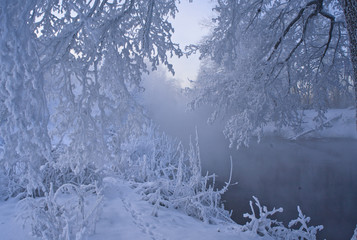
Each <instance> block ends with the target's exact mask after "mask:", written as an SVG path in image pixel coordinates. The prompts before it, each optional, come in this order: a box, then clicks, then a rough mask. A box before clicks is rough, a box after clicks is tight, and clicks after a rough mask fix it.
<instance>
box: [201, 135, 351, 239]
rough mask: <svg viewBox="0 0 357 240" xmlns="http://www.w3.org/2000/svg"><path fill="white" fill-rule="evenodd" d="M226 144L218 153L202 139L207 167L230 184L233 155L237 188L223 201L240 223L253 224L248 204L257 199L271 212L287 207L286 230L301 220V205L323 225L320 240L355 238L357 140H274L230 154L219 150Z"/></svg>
mask: <svg viewBox="0 0 357 240" xmlns="http://www.w3.org/2000/svg"><path fill="white" fill-rule="evenodd" d="M222 141H223V140H222V139H220V143H219V144H218V147H217V145H216V148H213V147H210V146H209V145H210V144H212V141H209V140H207V141H205V140H204V139H203V140H202V138H201V156H202V162H203V168H204V170H208V171H209V172H216V173H218V175H219V177H218V181H221V182H222V181H225V180H226V179H228V176H229V166H230V163H229V160H228V159H229V155H232V158H233V165H234V167H233V180H232V181H233V182H238V184H237V185H233V186H231V187H230V188H229V190H228V192H226V193H225V194H224V196H223V199H224V201H225V207H226V208H227V209H229V210H233V215H232V217H233V219H234V220H235V221H236V222H238V223H239V224H244V223H245V222H246V221H247V220H248V219H245V218H243V213H246V212H249V213H250V212H251V211H250V207H249V201H250V200H252V196H256V197H258V199H259V200H260V202H261V204H262V205H266V206H267V207H268V209H272V208H273V207H283V209H284V212H283V213H277V214H276V218H277V219H278V220H279V221H283V223H284V225H285V226H287V225H288V223H289V221H290V220H292V219H296V218H297V216H298V212H297V209H296V207H297V205H299V206H300V207H301V210H302V212H303V213H304V215H307V216H310V217H311V222H310V225H314V226H316V225H320V224H321V225H323V226H324V230H323V231H322V232H320V233H319V234H318V239H325V238H326V239H330V240H343V239H350V238H351V236H352V235H353V230H354V229H355V227H356V224H357V140H354V139H341V138H322V139H302V140H297V141H289V140H286V139H281V138H278V137H269V138H265V139H263V140H262V142H261V143H259V144H258V143H252V144H251V145H250V147H249V148H245V147H243V148H241V149H239V150H238V151H237V150H226V151H225V152H223V151H222V150H219V149H223V148H224V147H223V146H224V145H226V144H227V143H226V142H224V141H223V142H222ZM212 158H216V160H213V159H212ZM217 158H219V159H217ZM205 159H206V160H205ZM217 160H219V161H220V163H219V164H217Z"/></svg>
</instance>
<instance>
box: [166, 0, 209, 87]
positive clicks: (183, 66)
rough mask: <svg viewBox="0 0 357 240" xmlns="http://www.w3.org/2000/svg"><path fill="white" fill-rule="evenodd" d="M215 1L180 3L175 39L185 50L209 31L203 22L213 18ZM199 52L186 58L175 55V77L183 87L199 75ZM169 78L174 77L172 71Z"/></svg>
mask: <svg viewBox="0 0 357 240" xmlns="http://www.w3.org/2000/svg"><path fill="white" fill-rule="evenodd" d="M213 7H214V2H213V1H211V0H193V2H191V3H190V2H189V0H182V1H181V3H180V4H178V9H179V12H178V13H177V15H176V18H175V19H174V20H173V27H174V29H175V32H174V34H173V41H174V42H176V43H179V44H180V47H181V49H183V50H184V48H185V46H186V45H189V44H192V43H193V44H194V43H198V42H199V41H200V40H201V38H202V37H203V36H205V35H207V34H208V33H209V28H208V27H206V26H203V23H204V22H205V20H206V22H207V20H209V19H211V18H212V16H213V12H212V8H213ZM198 57H199V56H198V54H196V55H194V56H190V57H189V58H186V57H185V56H183V57H181V58H177V57H174V58H173V59H171V63H172V64H173V65H174V69H175V76H174V78H175V79H176V80H178V81H179V83H180V84H179V85H180V86H181V87H188V86H189V85H190V84H189V81H188V79H190V80H195V79H196V77H197V73H198V69H199V66H200V61H199V59H198ZM167 75H168V77H169V78H172V75H171V74H170V73H167Z"/></svg>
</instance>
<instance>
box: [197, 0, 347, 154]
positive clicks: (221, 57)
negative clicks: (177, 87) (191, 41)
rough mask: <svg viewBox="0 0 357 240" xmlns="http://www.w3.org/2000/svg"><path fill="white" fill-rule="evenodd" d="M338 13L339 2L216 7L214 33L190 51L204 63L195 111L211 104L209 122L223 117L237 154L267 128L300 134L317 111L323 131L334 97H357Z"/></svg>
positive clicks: (281, 0)
mask: <svg viewBox="0 0 357 240" xmlns="http://www.w3.org/2000/svg"><path fill="white" fill-rule="evenodd" d="M348 2H350V1H348ZM341 6H342V5H341V4H339V3H338V2H337V1H334V0H324V1H323V0H317V1H308V0H306V1H305V0H304V1H297V0H278V1H264V0H256V1H248V0H243V1H236V0H230V1H228V0H227V1H223V0H222V1H218V2H217V6H216V7H215V8H214V10H215V11H216V12H217V17H216V18H214V19H213V25H214V28H213V31H212V33H211V34H210V35H209V36H207V37H206V38H205V39H203V41H202V42H201V44H199V45H198V46H191V48H190V49H191V51H196V50H199V51H200V53H201V58H203V59H204V64H203V65H202V67H201V72H200V75H199V77H198V81H197V83H196V88H197V96H196V98H195V100H194V101H193V102H192V105H193V107H194V108H195V107H197V106H199V105H202V104H206V103H208V104H211V105H213V106H214V109H215V111H214V113H213V114H212V118H211V119H210V120H214V119H215V118H216V117H217V116H221V117H223V118H226V120H227V123H226V128H225V135H226V136H227V138H229V139H230V141H231V146H233V145H236V146H238V147H239V146H240V145H241V144H245V145H248V143H249V140H250V138H251V137H252V136H258V137H260V136H261V133H262V128H263V127H264V126H265V125H266V124H267V123H268V122H275V124H276V126H277V127H278V128H281V127H282V126H290V127H293V128H295V129H297V130H298V129H299V127H300V123H301V117H302V116H301V111H300V110H303V109H306V108H313V109H315V110H316V112H317V114H316V118H315V120H316V122H317V124H320V125H321V123H323V122H324V113H325V111H326V110H327V107H328V101H329V99H330V98H331V95H333V94H336V92H337V94H338V95H340V96H346V98H351V97H352V96H351V95H352V94H353V93H352V91H353V68H352V66H351V61H350V53H349V51H348V49H349V45H348V43H349V41H348V32H347V29H346V27H345V24H346V21H345V19H344V14H343V8H342V7H341ZM345 9H346V8H345ZM350 9H351V7H350ZM349 11H350V12H353V9H352V10H349ZM347 23H348V21H347ZM351 42H352V41H351Z"/></svg>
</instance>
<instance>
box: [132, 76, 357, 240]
mask: <svg viewBox="0 0 357 240" xmlns="http://www.w3.org/2000/svg"><path fill="white" fill-rule="evenodd" d="M144 87H145V89H146V90H145V92H144V93H142V94H141V95H140V96H139V98H140V102H141V103H142V104H143V105H144V106H145V107H146V109H147V114H148V115H149V116H150V117H151V118H152V119H153V120H154V121H155V122H156V123H158V124H159V125H160V128H161V130H163V131H165V132H166V133H167V134H169V135H171V136H173V137H176V138H178V139H179V140H180V141H182V142H183V144H185V145H186V146H187V145H188V142H189V136H190V135H194V134H195V127H197V130H198V134H199V143H200V152H201V161H202V169H203V174H205V173H206V171H209V172H210V173H213V172H214V173H216V174H217V175H218V178H217V180H218V182H219V184H223V182H224V181H227V180H228V177H229V171H230V160H229V159H230V156H232V158H233V182H238V184H237V185H233V186H231V187H230V188H229V190H228V192H227V193H226V194H225V195H224V196H223V198H224V200H225V206H226V208H227V209H230V210H233V215H232V217H233V219H234V220H235V221H237V222H238V223H239V224H244V223H245V222H246V221H247V220H248V219H244V218H243V213H245V212H250V208H249V200H252V196H256V197H258V198H259V200H260V202H261V203H262V204H264V205H266V206H268V208H269V209H271V208H273V207H283V208H284V212H283V213H280V214H277V215H276V216H275V217H276V218H277V219H278V220H280V221H283V222H284V224H285V225H287V224H288V223H289V221H290V220H292V219H295V218H296V217H297V214H298V213H297V210H296V207H297V205H299V206H300V207H301V209H302V211H303V213H304V214H305V215H307V216H310V217H311V222H310V224H311V225H320V224H322V225H324V230H323V231H322V232H321V233H319V234H318V235H317V236H318V238H319V239H324V238H327V239H349V238H350V237H351V236H352V234H353V230H354V228H355V224H356V223H357V214H356V213H357V207H356V204H355V203H356V202H357V174H356V172H357V164H356V160H357V159H356V158H357V157H356V156H357V141H356V140H353V139H343V138H339V139H331V138H330V139H326V138H325V139H324V138H322V139H302V140H298V141H289V140H285V139H281V138H279V137H266V138H263V140H262V142H261V143H259V144H258V143H252V144H251V145H250V147H248V148H247V147H243V148H241V149H239V150H238V151H237V150H234V149H229V148H228V141H227V140H226V139H225V138H224V136H223V133H222V129H223V127H222V126H223V123H222V122H219V120H218V122H216V123H215V124H213V125H208V124H207V123H206V122H207V121H206V120H207V118H208V116H209V113H210V111H209V107H203V108H201V109H199V110H198V111H194V112H192V111H187V103H188V101H189V100H188V98H187V97H185V96H184V95H183V94H182V93H181V91H182V90H180V88H178V87H177V86H175V81H174V80H167V79H166V77H165V74H164V73H163V72H160V71H159V72H156V73H153V74H151V75H150V76H148V77H146V79H145V80H144Z"/></svg>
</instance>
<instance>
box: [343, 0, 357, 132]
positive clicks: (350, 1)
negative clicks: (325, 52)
mask: <svg viewBox="0 0 357 240" xmlns="http://www.w3.org/2000/svg"><path fill="white" fill-rule="evenodd" d="M340 2H341V4H342V7H343V11H344V14H345V18H346V24H347V31H348V35H349V38H350V52H351V62H352V66H353V72H354V74H353V86H354V90H355V107H356V130H357V1H356V0H340Z"/></svg>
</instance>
